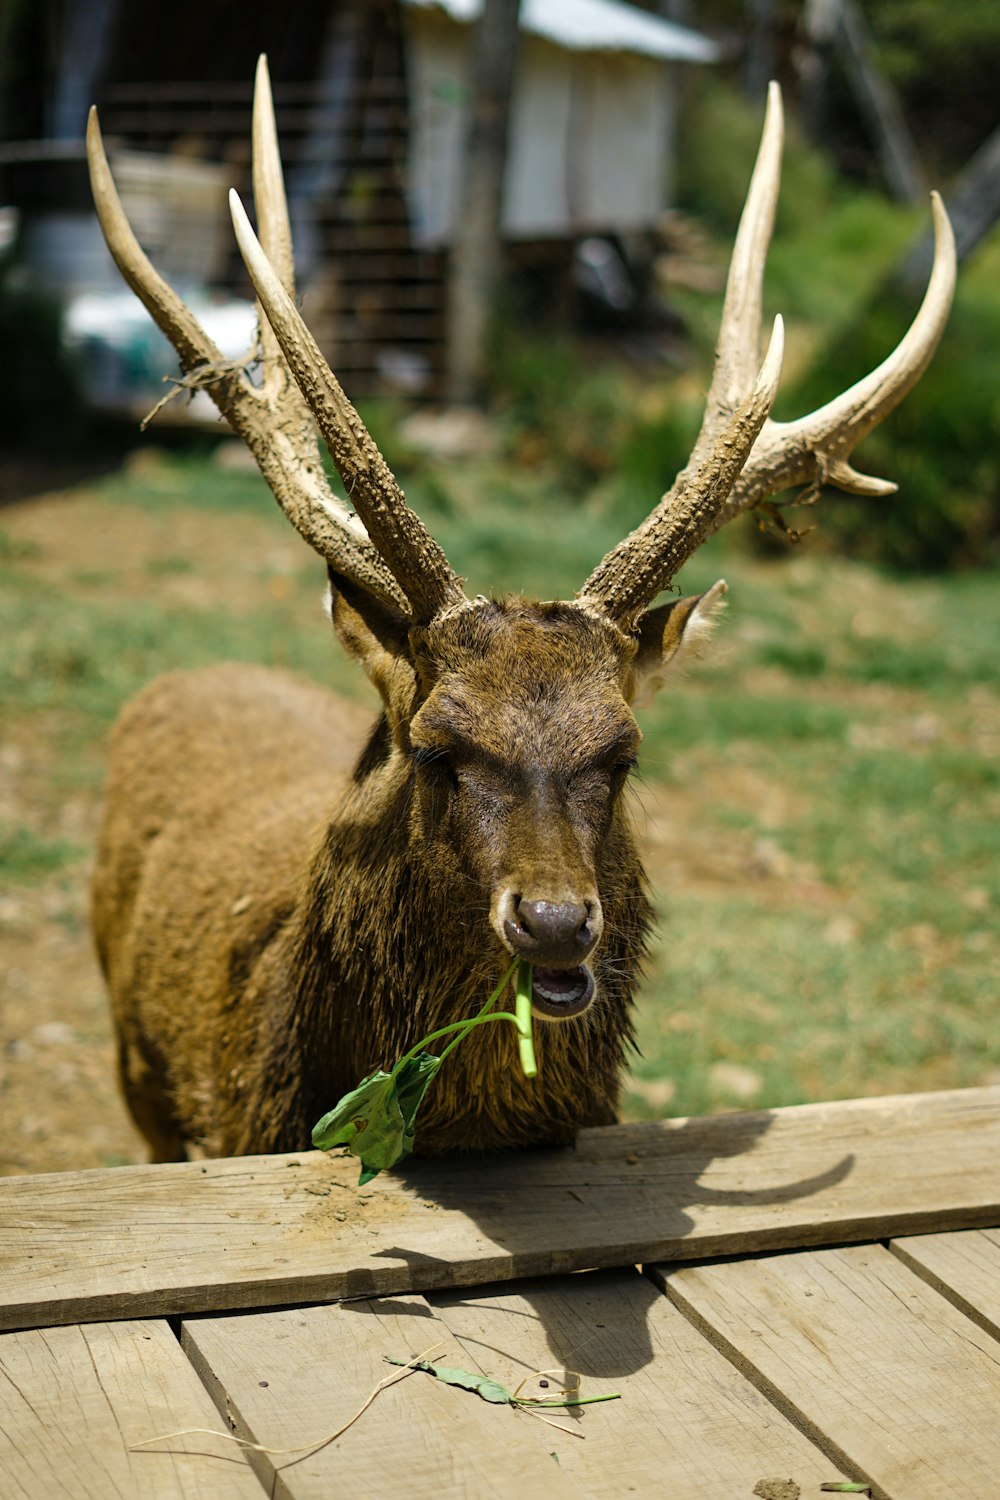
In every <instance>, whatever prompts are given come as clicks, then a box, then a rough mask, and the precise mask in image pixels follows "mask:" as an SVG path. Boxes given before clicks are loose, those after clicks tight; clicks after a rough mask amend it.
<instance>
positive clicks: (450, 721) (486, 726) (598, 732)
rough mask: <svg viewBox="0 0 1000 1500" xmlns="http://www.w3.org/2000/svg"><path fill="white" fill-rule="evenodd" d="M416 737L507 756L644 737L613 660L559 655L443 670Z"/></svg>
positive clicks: (588, 750) (586, 755) (568, 756)
mask: <svg viewBox="0 0 1000 1500" xmlns="http://www.w3.org/2000/svg"><path fill="white" fill-rule="evenodd" d="M412 730H413V731H414V740H415V742H416V741H420V742H424V743H427V744H430V743H437V744H442V745H444V744H450V745H454V744H461V745H464V746H466V747H468V748H469V749H472V750H475V749H482V750H484V751H485V752H487V753H488V754H490V755H492V756H499V757H501V758H502V759H515V760H516V759H520V758H521V757H522V756H525V755H527V756H529V757H530V758H532V759H535V758H537V757H538V756H539V755H542V756H543V757H544V758H545V759H550V758H552V757H553V756H555V758H556V759H560V760H562V759H565V760H566V761H567V762H570V763H573V762H577V761H583V760H586V759H590V758H591V757H592V756H593V755H594V754H597V753H600V752H601V751H602V750H604V749H609V750H610V749H612V748H615V747H617V746H620V745H621V744H622V743H623V742H626V741H629V742H630V741H632V740H634V739H636V738H637V737H638V732H637V728H636V723H635V719H634V718H633V717H632V714H631V713H630V711H629V709H628V706H627V704H626V702H625V699H624V697H623V695H622V691H621V687H620V684H619V674H618V671H617V669H616V668H614V667H613V666H612V665H611V664H610V663H591V664H590V665H589V667H588V666H587V665H585V664H581V663H579V662H573V661H570V660H567V659H566V658H565V657H562V656H559V655H558V654H556V655H554V657H553V659H551V660H549V661H548V662H547V663H545V664H544V666H543V665H542V664H541V663H539V662H538V661H535V660H532V661H527V660H525V659H524V658H523V657H521V658H518V657H516V656H508V657H495V658H494V657H491V659H489V660H487V661H482V660H480V661H470V662H467V663H465V664H463V666H462V667H461V668H460V669H458V670H453V671H450V672H446V673H444V674H443V675H442V676H441V677H440V678H439V679H438V681H437V683H436V684H435V686H434V688H433V689H432V691H431V693H430V694H429V696H428V698H427V700H426V701H425V703H424V705H423V707H422V708H421V710H420V712H419V713H418V715H417V718H416V720H415V721H414V723H413V726H412Z"/></svg>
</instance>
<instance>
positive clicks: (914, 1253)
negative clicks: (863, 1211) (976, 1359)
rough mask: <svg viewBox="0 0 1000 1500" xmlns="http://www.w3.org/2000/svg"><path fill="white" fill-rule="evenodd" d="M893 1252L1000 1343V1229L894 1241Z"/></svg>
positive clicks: (892, 1244)
mask: <svg viewBox="0 0 1000 1500" xmlns="http://www.w3.org/2000/svg"><path fill="white" fill-rule="evenodd" d="M889 1249H890V1250H891V1251H892V1253H893V1254H894V1255H897V1256H898V1257H899V1259H900V1260H901V1261H902V1262H903V1263H904V1265H907V1266H909V1268H910V1270H911V1271H915V1272H916V1274H917V1275H918V1276H922V1277H923V1278H924V1280H925V1281H926V1282H928V1283H929V1284H930V1285H931V1286H932V1287H934V1289H935V1290H936V1291H938V1292H940V1293H941V1295H942V1296H943V1297H947V1298H948V1301H949V1302H953V1303H954V1304H955V1306H956V1307H957V1308H959V1309H960V1310H961V1311H962V1312H964V1313H965V1315H966V1317H968V1318H972V1320H973V1321H974V1322H976V1323H978V1324H979V1326H980V1328H985V1329H986V1331H987V1333H991V1334H992V1335H993V1337H994V1338H997V1339H1000V1229H967V1230H959V1231H955V1232H953V1233H950V1234H926V1235H917V1236H913V1237H912V1238H906V1239H899V1240H893V1241H892V1243H891V1244H890V1246H889Z"/></svg>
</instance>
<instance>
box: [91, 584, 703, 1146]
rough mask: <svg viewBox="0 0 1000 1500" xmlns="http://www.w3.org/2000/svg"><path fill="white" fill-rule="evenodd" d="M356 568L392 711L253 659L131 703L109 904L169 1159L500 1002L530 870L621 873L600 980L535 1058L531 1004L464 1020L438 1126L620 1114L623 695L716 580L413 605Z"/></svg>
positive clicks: (626, 746)
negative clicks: (517, 1025)
mask: <svg viewBox="0 0 1000 1500" xmlns="http://www.w3.org/2000/svg"><path fill="white" fill-rule="evenodd" d="M333 583H334V588H333V607H332V613H333V618H334V624H335V627H336V629H337V632H338V634H339V635H340V638H341V640H342V642H343V643H344V644H345V645H346V647H347V648H348V650H350V651H351V652H352V653H353V654H354V655H355V656H357V657H358V658H359V659H360V661H361V662H362V664H363V666H364V667H365V669H366V671H367V672H368V674H369V676H370V677H371V678H372V680H373V681H374V682H375V683H376V685H377V686H378V688H379V691H380V692H381V694H382V698H383V703H384V713H383V715H382V717H381V718H380V719H379V721H378V722H377V724H376V725H375V726H374V728H371V729H369V732H368V734H367V737H365V736H364V735H363V732H362V726H361V718H362V716H361V715H360V714H359V712H358V710H357V709H355V708H353V707H351V706H350V705H348V704H345V703H343V702H341V701H339V700H337V699H335V698H333V697H332V696H330V695H328V694H326V693H324V692H322V691H321V690H320V689H318V688H316V687H313V686H311V685H310V684H307V683H305V682H301V681H297V680H295V679H293V678H291V677H289V676H287V675H284V674H281V673H277V672H273V671H269V670H267V669H264V668H260V667H246V666H220V667H215V668H210V669H208V670H204V671H199V672H191V673H175V674H171V675H170V676H167V677H164V678H161V679H160V680H158V681H157V682H155V683H153V684H152V685H151V686H150V687H149V688H147V689H146V690H145V692H143V693H142V694H141V695H140V696H139V697H138V698H137V699H136V700H135V701H134V702H133V703H132V704H130V705H129V706H128V708H126V710H125V711H124V713H123V715H122V717H121V720H120V722H119V724H118V726H117V729H116V731H115V735H114V742H113V747H112V756H111V770H110V776H109V783H108V796H107V814H106V819H105V823H104V828H103V832H102V837H101V843H100V850H99V856H98V863H97V870H96V874H95V880H94V927H95V933H96V938H97V946H98V951H99V954H100V957H101V961H102V964H103V967H104V969H105V973H106V975H107V979H108V984H109V987H110V990H111V994H112V998H113V1006H114V1014H115V1021H116V1024H117V1028H118V1035H119V1045H120V1062H121V1076H122V1083H123V1087H124V1091H125V1094H126V1098H127V1099H128V1102H129V1104H130V1106H131V1108H132V1111H133V1113H134V1115H135V1118H136V1120H137V1122H138V1124H139V1126H140V1128H141V1129H142V1130H143V1131H144V1133H145V1134H146V1136H147V1137H148V1139H149V1141H150V1145H151V1148H152V1154H153V1158H154V1160H168V1159H173V1158H177V1157H180V1156H183V1155H184V1153H185V1149H186V1147H187V1146H188V1145H196V1146H197V1147H199V1148H200V1149H202V1150H204V1151H206V1152H207V1153H209V1154H211V1155H218V1154H238V1153H246V1152H257V1151H280V1150H294V1149H300V1148H302V1147H304V1146H306V1145H307V1144H308V1141H309V1132H310V1129H311V1127H312V1125H313V1124H314V1123H315V1121H316V1120H317V1119H318V1118H319V1116H320V1115H321V1114H322V1113H323V1112H324V1111H325V1110H327V1109H329V1108H330V1107H331V1106H332V1105H333V1104H334V1102H335V1101H336V1100H337V1098H338V1097H339V1096H340V1095H341V1094H342V1093H344V1092H345V1091H346V1090H348V1089H349V1088H351V1087H353V1086H354V1084H355V1083H357V1081H358V1080H359V1079H360V1078H361V1076H362V1075H363V1074H365V1073H368V1072H370V1071H371V1070H372V1069H373V1068H375V1067H379V1066H389V1065H391V1064H392V1062H393V1061H395V1059H396V1058H398V1057H399V1056H400V1055H401V1054H402V1053H403V1052H404V1051H405V1050H406V1049H407V1048H408V1047H410V1046H412V1045H413V1043H414V1042H415V1041H417V1040H419V1038H420V1037H421V1036H423V1035H425V1034H426V1033H428V1032H429V1031H431V1030H433V1029H434V1028H435V1027H436V1026H439V1025H442V1024H446V1023H447V1022H449V1021H452V1020H455V1019H459V1018H461V1017H464V1016H468V1015H472V1014H474V1013H475V1011H476V1010H478V1009H479V1007H480V1006H481V1005H482V1003H483V1001H484V1000H485V998H486V996H487V995H488V994H489V992H490V990H491V988H492V987H493V985H494V984H495V983H496V981H497V979H498V978H499V976H500V974H501V973H502V972H503V970H504V969H505V968H506V966H507V964H508V963H509V962H510V953H509V951H508V947H507V946H506V945H505V944H504V942H503V941H502V940H501V937H500V936H499V934H498V928H497V925H496V917H495V913H494V914H493V918H492V920H491V907H492V905H493V904H494V903H495V898H496V892H497V890H498V889H500V888H501V887H504V886H506V887H507V888H516V889H517V890H518V891H532V892H535V893H544V894H545V895H546V896H547V898H548V899H551V900H571V899H586V898H587V894H588V892H593V893H595V894H596V895H597V897H598V898H599V901H600V903H601V907H602V910H603V917H604V927H603V937H602V939H601V941H600V944H599V946H598V948H597V950H596V953H595V954H594V955H592V958H591V963H592V967H593V970H594V974H595V979H596V982H597V992H596V996H595V999H594V1001H593V1003H592V1004H591V1006H590V1008H589V1010H588V1011H587V1012H585V1014H583V1015H582V1016H580V1017H578V1018H577V1019H575V1020H565V1021H558V1022H553V1023H550V1024H538V1025H536V1027H535V1031H536V1046H537V1051H538V1055H539V1063H540V1074H539V1077H538V1079H537V1080H535V1081H532V1082H528V1081H526V1080H525V1079H524V1078H523V1076H522V1074H521V1071H520V1068H519V1067H518V1064H517V1056H516V1046H515V1041H514V1038H513V1028H510V1027H507V1026H500V1025H497V1026H495V1027H486V1028H483V1029H482V1031H481V1032H480V1033H479V1035H478V1036H476V1037H474V1038H471V1039H470V1040H469V1041H468V1042H467V1043H465V1044H463V1046H462V1047H460V1048H457V1049H456V1051H455V1053H454V1054H453V1055H452V1057H451V1058H449V1061H448V1063H447V1064H446V1066H445V1068H444V1070H443V1071H442V1073H441V1076H440V1077H439V1079H438V1080H437V1081H436V1082H435V1084H434V1086H433V1088H432V1089H431V1091H430V1093H429V1094H428V1096H427V1099H426V1101H425V1104H424V1106H423V1108H422V1110H421V1114H420V1116H419V1118H418V1131H417V1150H418V1151H422V1152H425V1153H436V1152H441V1151H448V1150H452V1149H458V1148H497V1147H507V1146H523V1145H531V1144H536V1143H541V1142H564V1141H568V1140H570V1139H571V1138H572V1136H573V1134H574V1132H575V1130H576V1129H577V1128H578V1127H580V1126H582V1125H594V1124H604V1123H608V1122H610V1121H611V1120H613V1118H614V1114H615V1103H616V1097H617V1090H618V1079H619V1076H620V1073H621V1069H622V1065H623V1061H624V1056H625V1052H626V1049H627V1047H628V1045H629V1042H630V1040H631V1036H632V1030H631V1021H630V1011H631V1003H632V993H633V990H634V987H635V983H636V979H637V976H638V972H639V968H640V965H641V960H642V954H643V946H644V938H645V933H646V929H647V924H648V920H649V907H648V903H647V899H646V895H645V890H644V882H643V875H642V870H641V866H640V863H639V860H638V857H637V854H636V851H635V848H634V844H633V842H632V838H631V836H630V833H629V828H628V818H627V812H626V808H625V805H624V803H623V799H622V796H621V793H622V790H623V784H624V782H625V779H626V774H627V773H626V769H625V766H626V763H627V761H628V760H629V758H630V756H631V755H632V753H633V751H634V747H635V745H636V743H637V741H638V738H639V736H638V730H637V728H636V726H635V721H634V719H633V717H632V714H631V712H630V711H629V708H628V706H627V700H628V699H630V698H631V697H632V696H633V694H634V692H635V689H636V685H637V680H638V678H639V676H640V675H641V674H642V672H643V671H644V670H645V669H646V668H648V669H649V670H650V671H658V670H659V668H660V667H661V665H662V659H663V657H664V656H669V655H670V654H672V652H673V651H674V650H676V648H677V646H678V645H679V643H680V639H681V635H682V633H683V628H684V625H685V623H686V622H687V621H688V620H689V619H695V618H697V614H698V611H697V609H695V608H693V606H694V604H695V601H691V600H685V601H679V602H678V601H674V603H673V604H671V605H668V606H666V607H661V609H660V610H653V611H650V612H649V613H648V614H647V615H646V616H645V617H644V621H643V623H642V624H641V626H640V628H639V629H638V630H637V632H636V633H635V635H633V636H626V635H624V634H623V633H621V632H620V631H619V630H618V629H617V627H615V626H613V625H610V624H609V623H607V622H606V621H603V620H601V619H598V618H597V617H595V616H592V615H590V614H588V613H587V612H585V611H584V610H582V609H580V608H578V607H576V606H574V605H570V604H532V603H529V602H527V601H525V600H520V599H514V600H510V601H506V602H503V603H493V602H490V601H485V600H484V601H479V602H477V603H476V604H475V605H473V606H471V607H469V608H467V609H463V610H460V611H457V612H455V613H453V614H451V615H450V616H446V617H444V618H443V619H439V620H437V621H436V622H435V623H434V624H432V625H431V626H428V627H426V628H423V629H420V630H413V631H410V630H408V629H407V627H406V623H405V621H404V620H403V618H402V616H396V615H395V614H394V613H393V611H392V610H391V608H390V607H388V606H386V605H382V604H375V603H373V601H372V600H371V599H370V598H369V597H367V596H365V595H363V594H361V592H360V591H359V590H356V589H354V588H353V587H351V586H349V585H347V584H346V583H345V582H344V580H342V579H335V580H333ZM713 599H714V595H713ZM444 756H446V757H447V758H443V757H444ZM501 930H502V929H501Z"/></svg>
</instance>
